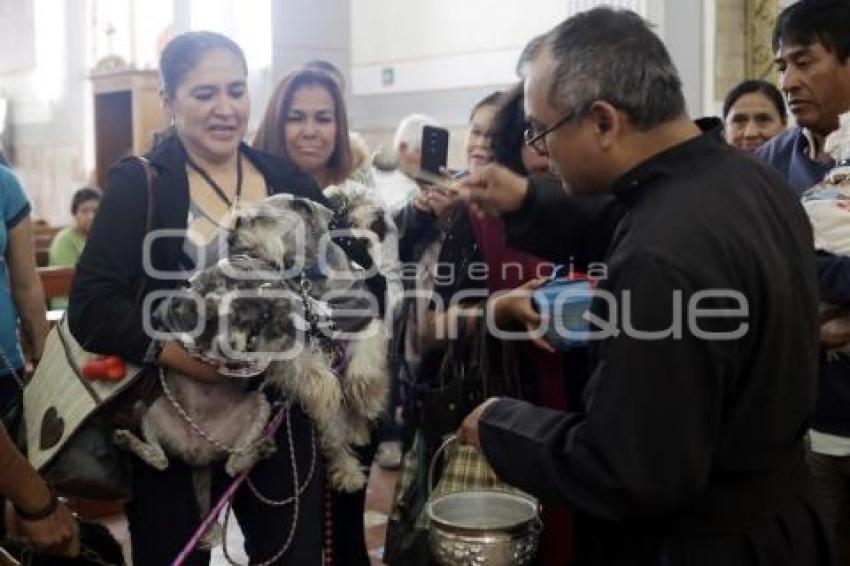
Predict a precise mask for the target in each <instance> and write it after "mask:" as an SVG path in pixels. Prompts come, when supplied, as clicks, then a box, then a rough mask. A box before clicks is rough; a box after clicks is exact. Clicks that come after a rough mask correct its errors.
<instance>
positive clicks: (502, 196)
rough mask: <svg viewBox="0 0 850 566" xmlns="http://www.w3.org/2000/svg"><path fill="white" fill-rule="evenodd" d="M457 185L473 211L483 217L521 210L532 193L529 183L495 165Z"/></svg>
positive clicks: (523, 178) (492, 164) (477, 172)
mask: <svg viewBox="0 0 850 566" xmlns="http://www.w3.org/2000/svg"><path fill="white" fill-rule="evenodd" d="M457 186H458V188H459V190H460V193H461V195H462V196H463V198H465V199H466V200H467V201H468V202H469V204H470V208H472V210H473V211H474V212H475V213H476V214H478V215H479V216H485V215H490V216H498V215H499V214H504V213H506V212H514V211H515V210H518V209H519V208H520V207H521V206H522V203H523V201H525V196H526V194H528V180H527V179H526V178H525V177H521V176H519V175H517V174H516V173H514V172H513V171H511V170H510V169H508V168H507V167H504V166H503V165H498V164H495V163H491V164H488V165H484V166H483V167H481V168H479V169H477V170H476V171H474V172H472V173H470V174H469V175H467V176H466V177H464V178H463V179H461V180H460V181H458V183H457Z"/></svg>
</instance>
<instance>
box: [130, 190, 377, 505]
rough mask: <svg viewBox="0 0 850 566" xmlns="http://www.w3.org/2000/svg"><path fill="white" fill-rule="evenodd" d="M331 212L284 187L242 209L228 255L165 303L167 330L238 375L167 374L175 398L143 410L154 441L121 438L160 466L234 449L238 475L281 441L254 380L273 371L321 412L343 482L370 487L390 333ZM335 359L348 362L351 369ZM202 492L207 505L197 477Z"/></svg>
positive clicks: (313, 413) (324, 439) (334, 473)
mask: <svg viewBox="0 0 850 566" xmlns="http://www.w3.org/2000/svg"><path fill="white" fill-rule="evenodd" d="M332 216H333V215H332V213H331V211H329V210H328V209H327V208H325V207H323V206H321V205H319V204H315V203H313V202H311V201H307V200H304V199H299V198H294V197H288V196H284V195H277V196H274V197H270V198H269V199H266V200H265V201H261V202H259V203H256V204H250V205H245V206H243V207H242V208H240V209H239V210H238V212H237V220H236V228H235V229H234V231H233V233H232V236H231V240H230V256H229V258H227V259H224V260H222V261H220V262H219V263H218V264H217V265H215V266H213V267H210V268H208V269H206V270H204V271H202V272H200V273H199V274H197V275H196V276H195V277H194V278H192V280H191V281H190V287H189V289H188V290H187V291H186V292H184V293H176V294H174V295H172V296H171V297H169V298H167V299H165V300H164V301H163V302H162V303H161V304H160V305H159V307H158V309H157V314H158V319H159V320H160V322H161V324H162V326H163V328H164V329H165V330H166V331H168V332H171V333H173V334H175V335H177V336H178V337H179V339H180V341H181V342H182V343H183V345H184V346H185V347H186V349H187V350H188V351H189V352H190V353H192V354H193V355H194V356H196V357H198V358H200V359H202V360H205V361H207V362H210V363H213V364H214V365H216V366H217V367H218V368H219V372H220V373H222V374H224V375H226V376H231V377H232V378H233V379H230V380H225V381H224V382H222V383H216V384H204V383H200V382H197V381H196V380H192V379H189V378H187V377H185V376H182V375H180V374H177V373H175V372H168V373H167V374H165V375H162V376H161V383H162V387H163V393H164V395H163V396H161V397H159V398H158V399H157V400H156V401H155V402H154V403H153V404H152V405H151V406H150V407H149V408H148V409H147V411H146V412H145V413H144V416H143V417H142V426H141V432H142V437H143V439H141V438H139V437H137V436H136V435H135V434H133V433H131V432H129V431H126V430H121V431H118V432H117V433H116V441H117V442H119V443H120V444H122V445H125V446H126V447H127V448H128V449H130V450H131V451H133V452H134V453H136V454H137V455H138V456H139V457H140V458H141V459H142V460H144V461H145V462H147V463H148V464H150V465H151V466H154V467H156V468H158V469H164V468H165V467H167V466H168V459H167V456H166V454H172V455H175V456H178V457H180V458H181V459H183V460H184V461H186V462H187V463H189V464H191V465H193V466H199V467H200V466H205V465H207V464H209V463H210V462H213V461H216V460H219V459H221V458H224V457H226V458H227V461H226V464H225V469H226V471H227V472H228V473H230V474H232V475H235V474H237V473H239V472H240V471H242V470H244V469H247V468H249V467H250V466H251V465H253V464H254V463H255V462H256V461H257V460H258V459H261V458H263V457H265V456H267V455H268V454H269V453H270V451H271V450H273V449H274V446H273V444H271V442H270V441H268V440H267V439H265V437H264V435H263V431H264V429H265V427H266V424H267V423H268V421H269V417H270V413H271V409H270V407H269V404H268V401H267V400H266V397H265V395H264V394H263V393H262V392H261V391H257V390H251V389H250V388H248V387H247V383H248V381H249V378H252V377H258V376H260V375H262V378H261V379H262V380H263V381H264V384H265V385H266V386H274V387H277V388H279V389H280V390H281V391H282V392H283V394H284V395H285V396H287V397H289V398H290V399H292V400H293V401H294V402H297V403H298V404H299V405H300V406H301V408H302V409H303V410H304V411H305V412H306V413H307V414H308V415H309V416H310V418H311V419H312V420H313V422H314V424H315V426H316V430H317V435H318V439H319V443H320V446H321V448H322V451H323V452H324V454H325V455H326V457H327V462H328V472H329V477H330V480H331V483H332V485H333V486H334V487H335V488H337V489H340V490H343V491H356V490H358V489H360V488H362V487H363V486H364V485H365V483H366V475H365V473H364V471H363V470H362V468H361V466H360V464H359V463H358V461H357V459H356V457H355V456H354V454H353V452H352V449H351V446H352V445H357V444H361V445H362V444H366V443H368V441H369V427H370V422H371V421H373V420H375V419H376V418H377V417H378V416H379V415H380V414H381V412H382V411H383V410H384V408H385V403H386V397H387V393H388V369H387V337H386V331H385V328H384V325H383V323H382V321H381V320H380V318H378V317H373V316H370V315H368V314H357V313H358V312H359V313H362V312H363V311H364V308H363V306H364V303H363V301H358V300H357V298H358V296H360V297H361V298H362V297H363V294H364V292H363V288H362V285H361V283H360V280H359V279H358V277H357V275H356V273H355V269H354V268H353V267H352V266H351V265H350V262H349V260H348V259H347V257H346V255H345V253H344V252H343V251H342V250H341V249H340V248H339V247H338V246H336V245H335V244H333V243H332V241H331V239H330V238H329V237H328V234H329V228H328V226H329V223H330V221H331V219H332ZM365 302H366V304H367V305H368V301H365ZM344 310H347V311H349V312H348V314H345V313H343V314H340V313H341V311H344ZM352 312H354V313H355V314H353V315H352V314H351V313H352ZM343 343H344V344H347V347H345V348H344V354H342V356H340V355H339V354H338V352H339V348H337V347H336V346H337V345H339V344H343ZM335 353H337V356H336V358H335V356H334V354H335ZM340 357H341V358H342V359H339V358H340ZM335 365H338V366H342V367H344V368H345V369H344V370H343V371H342V375H338V372H335V371H334V366H335ZM239 378H243V379H239ZM258 379H259V377H258ZM196 491H198V495H199V500H201V505H202V508H203V507H204V506H205V505H204V501H203V499H202V492H203V491H205V490H204V489H203V488H202V487H199V486H198V485H197V482H196ZM206 491H208V490H206ZM207 497H208V496H207Z"/></svg>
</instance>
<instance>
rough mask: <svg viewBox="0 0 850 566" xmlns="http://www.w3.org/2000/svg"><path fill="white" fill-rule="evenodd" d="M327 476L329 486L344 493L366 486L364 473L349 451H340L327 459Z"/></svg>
mask: <svg viewBox="0 0 850 566" xmlns="http://www.w3.org/2000/svg"><path fill="white" fill-rule="evenodd" d="M328 476H329V477H330V480H331V486H333V487H334V488H335V489H337V490H339V491H343V492H345V493H354V492H355V491H359V490H361V489H363V488H364V487H366V474H365V473H363V469H362V468H361V467H360V463H359V462H357V459H356V458H355V457H354V456H352V455H351V454H349V453H341V454H339V455H337V456H335V457H333V458H330V459H329V460H328Z"/></svg>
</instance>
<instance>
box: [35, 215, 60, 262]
mask: <svg viewBox="0 0 850 566" xmlns="http://www.w3.org/2000/svg"><path fill="white" fill-rule="evenodd" d="M59 230H61V228H58V227H56V226H50V225H49V224H48V223H47V222H46V221H44V220H34V221H33V223H32V238H33V245H34V247H35V264H36V265H38V266H41V267H43V266H46V265H47V260H48V255H49V252H50V244H52V243H53V238H55V237H56V234H57V233H58V232H59Z"/></svg>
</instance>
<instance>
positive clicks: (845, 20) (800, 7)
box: [773, 0, 850, 62]
mask: <svg viewBox="0 0 850 566" xmlns="http://www.w3.org/2000/svg"><path fill="white" fill-rule="evenodd" d="M816 42H820V43H821V44H822V45H823V46H824V48H825V49H826V50H827V51H829V52H831V53H834V54H835V56H836V57H837V58H838V60H839V61H841V62H845V61H847V58H848V57H850V0H799V1H798V2H797V3H796V4H792V5H791V6H788V7H787V8H785V9H784V10H783V11H782V13H781V14H779V17H778V18H777V19H776V27H775V28H774V29H773V52H774V53H776V52H777V51H779V48H780V47H781V46H782V44H784V43H790V44H793V45H813V44H814V43H816Z"/></svg>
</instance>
